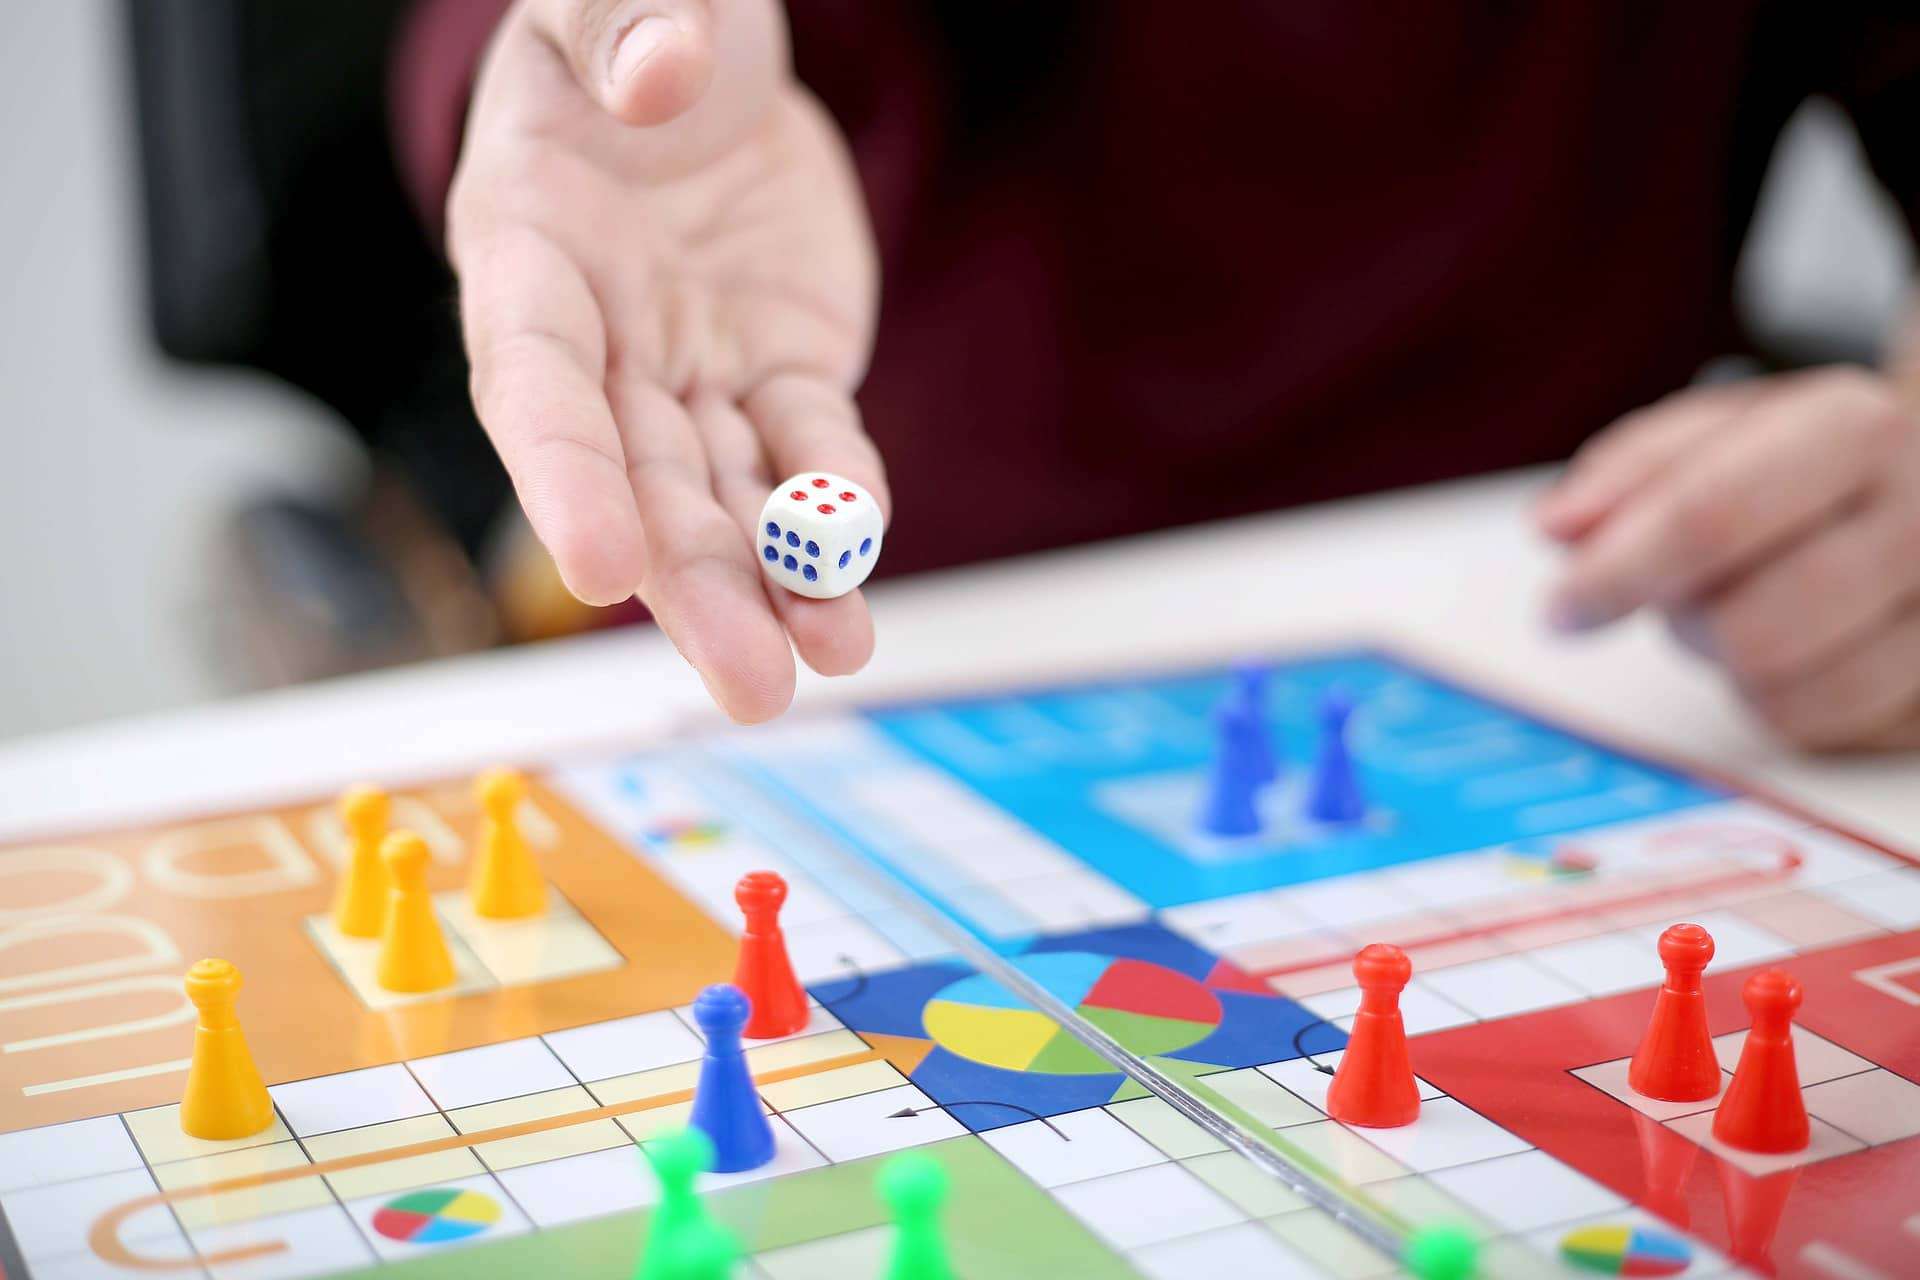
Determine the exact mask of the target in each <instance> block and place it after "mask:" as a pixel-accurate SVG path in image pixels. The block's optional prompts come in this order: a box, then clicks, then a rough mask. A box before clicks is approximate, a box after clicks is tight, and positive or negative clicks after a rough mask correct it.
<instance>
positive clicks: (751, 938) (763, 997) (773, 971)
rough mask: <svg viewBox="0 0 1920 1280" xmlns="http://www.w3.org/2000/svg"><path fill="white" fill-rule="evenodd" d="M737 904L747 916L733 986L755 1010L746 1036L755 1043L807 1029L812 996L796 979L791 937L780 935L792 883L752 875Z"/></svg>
mask: <svg viewBox="0 0 1920 1280" xmlns="http://www.w3.org/2000/svg"><path fill="white" fill-rule="evenodd" d="M733 900H734V901H735V902H737V903H739V904H740V910H741V911H742V912H744V913H745V914H746V917H747V927H746V931H745V932H744V933H742V934H741V935H740V959H739V961H738V963H737V964H736V965H735V966H734V970H733V985H734V986H736V987H738V988H740V990H742V991H744V992H746V995H747V1001H748V1003H749V1005H750V1006H751V1009H750V1012H749V1013H748V1015H747V1024H746V1026H744V1027H742V1028H741V1030H740V1034H742V1035H744V1036H746V1037H748V1038H749V1039H753V1040H766V1039H770V1038H771V1037H773V1036H786V1035H792V1034H793V1033H794V1032H796V1031H798V1030H800V1028H802V1027H804V1026H806V1025H807V993H806V992H805V991H802V990H801V989H800V980H799V979H798V978H796V977H794V976H793V961H792V960H790V959H788V958H787V939H786V935H785V934H783V933H781V932H780V908H781V907H782V906H783V905H785V903H786V901H787V882H786V881H785V880H783V879H781V878H780V876H779V874H778V873H776V872H772V871H749V872H747V874H746V875H744V876H741V877H740V883H739V884H737V885H735V886H734V887H733Z"/></svg>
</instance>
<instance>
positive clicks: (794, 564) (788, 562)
mask: <svg viewBox="0 0 1920 1280" xmlns="http://www.w3.org/2000/svg"><path fill="white" fill-rule="evenodd" d="M780 563H781V564H783V565H785V566H786V567H787V568H789V569H797V568H799V567H800V562H799V561H798V560H795V559H794V558H793V557H792V556H788V557H787V558H786V559H785V560H782V561H781V562H780Z"/></svg>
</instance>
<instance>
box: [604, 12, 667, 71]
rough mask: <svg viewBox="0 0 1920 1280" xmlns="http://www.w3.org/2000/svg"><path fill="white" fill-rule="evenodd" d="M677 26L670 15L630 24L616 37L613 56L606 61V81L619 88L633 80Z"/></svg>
mask: <svg viewBox="0 0 1920 1280" xmlns="http://www.w3.org/2000/svg"><path fill="white" fill-rule="evenodd" d="M676 30H677V28H676V27H675V26H674V25H673V20H672V19H671V18H662V17H658V16H655V17H650V18H642V19H640V21H638V22H636V23H634V24H633V25H632V26H630V27H628V28H627V29H626V30H625V31H623V32H621V33H620V35H619V36H618V37H616V38H615V40H614V43H613V56H612V58H611V59H610V60H609V61H608V64H607V82H608V83H609V84H610V85H612V86H613V87H614V88H616V89H617V88H619V87H620V86H621V85H624V84H625V83H626V82H627V81H629V80H631V79H633V77H634V76H635V75H637V74H638V73H639V71H640V68H641V67H642V66H643V65H644V64H645V63H646V61H647V59H648V58H651V57H652V56H653V55H654V54H655V53H656V52H658V51H659V49H660V46H661V45H663V44H665V43H666V42H667V41H668V40H670V39H672V38H673V35H674V32H675V31H676Z"/></svg>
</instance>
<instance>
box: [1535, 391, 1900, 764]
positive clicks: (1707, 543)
mask: <svg viewBox="0 0 1920 1280" xmlns="http://www.w3.org/2000/svg"><path fill="white" fill-rule="evenodd" d="M1537 516H1538V520H1539V523H1540V526H1541V528H1542V529H1543V530H1544V531H1545V532H1546V533H1547V534H1548V535H1549V536H1551V537H1553V538H1555V539H1556V540H1558V541H1560V542H1562V543H1564V544H1566V545H1567V546H1568V548H1569V552H1570V554H1569V562H1568V564H1567V566H1566V571H1565V576H1564V578H1563V579H1562V580H1561V582H1560V584H1559V586H1558V589H1557V590H1556V591H1555V593H1554V596H1553V599H1552V603H1551V605H1550V617H1551V619H1552V620H1553V621H1554V622H1555V623H1556V624H1557V625H1559V626H1560V627H1562V628H1564V629H1567V630H1585V629H1587V628H1592V627H1598V626H1602V625H1604V624H1606V623H1609V622H1612V621H1614V620H1615V619H1617V618H1622V617H1625V616H1626V615H1627V614H1630V613H1632V612H1633V611H1634V610H1636V609H1639V608H1642V607H1652V608H1655V609H1659V610H1662V611H1664V612H1665V613H1666V615H1667V616H1668V618H1669V620H1670V621H1671V622H1672V624H1673V630H1674V632H1675V634H1676V635H1678V636H1679V637H1680V638H1681V640H1682V641H1683V642H1684V643H1686V644H1687V645H1688V646H1689V647H1690V648H1692V649H1694V650H1696V651H1698V652H1699V653H1701V654H1703V655H1704V656H1706V657H1708V658H1710V659H1711V660H1713V661H1715V662H1717V663H1719V664H1720V665H1721V666H1722V667H1724V668H1725V669H1726V671H1727V672H1728V674H1729V675H1730V676H1731V677H1732V678H1733V680H1734V681H1735V682H1736V684H1737V686H1738V688H1739V689H1740V691H1741V692H1742V693H1743V695H1744V696H1745V697H1746V699H1747V700H1748V702H1749V703H1750V704H1751V705H1752V706H1753V708H1754V709H1755V710H1756V711H1757V712H1758V713H1759V715H1760V716H1761V717H1762V718H1763V719H1764V720H1765V721H1766V722H1767V723H1768V724H1770V725H1772V726H1773V727H1774V728H1775V729H1776V730H1778V731H1779V732H1780V733H1781V734H1783V735H1784V736H1786V737H1787V738H1789V739H1791V740H1793V741H1794V742H1797V743H1799V744H1801V745H1803V746H1808V747H1815V748H1843V747H1889V746H1920V418H1916V416H1915V414H1914V413H1913V412H1912V411H1911V410H1909V409H1907V408H1905V407H1904V406H1903V405H1902V403H1901V401H1900V399H1899V398H1898V396H1897V394H1896V392H1895V389H1894V387H1893V385H1892V384H1891V383H1889V382H1888V381H1886V380H1885V379H1883V378H1881V377H1879V376H1877V375H1874V374H1870V373H1867V372H1864V371H1862V370H1858V369H1848V368H1832V369H1823V370H1818V371H1815V372H1810V373H1802V374H1791V375H1786V376H1782V377H1776V378H1766V379H1760V380H1756V381H1753V382H1748V383H1740V384H1734V385H1730V386H1719V387H1711V388H1704V389H1700V390H1690V391H1682V392H1679V393H1677V394H1675V395H1673V396H1670V397H1668V398H1667V399H1665V400H1662V401H1661V402H1659V403H1658V404H1655V405H1653V406H1651V407H1649V408H1646V409H1643V410H1641V411H1640V412H1638V413H1634V414H1630V415H1629V416H1627V417H1626V418H1623V419H1622V420H1620V421H1619V422H1617V423H1615V424H1613V426H1611V427H1609V428H1608V429H1607V430H1605V431H1603V432H1602V433H1600V434H1599V435H1598V436H1596V437H1594V439H1593V440H1592V441H1591V442H1590V443H1589V444H1588V445H1587V446H1586V447H1585V448H1583V449H1582V450H1581V451H1580V453H1579V454H1578V455H1576V457H1575V458H1574V460H1573V464H1572V466H1571V468H1570V469H1569V470H1568V472H1567V474H1566V476H1565V477H1564V478H1563V479H1562V480H1561V481H1560V482H1559V483H1558V484H1557V485H1556V486H1554V488H1553V489H1551V490H1550V491H1549V492H1548V493H1547V494H1546V495H1545V497H1544V498H1543V499H1542V501H1541V503H1540V506H1539V508H1538V511H1537Z"/></svg>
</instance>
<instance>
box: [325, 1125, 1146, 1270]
mask: <svg viewBox="0 0 1920 1280" xmlns="http://www.w3.org/2000/svg"><path fill="white" fill-rule="evenodd" d="M919 1149H920V1150H921V1151H924V1152H926V1153H927V1154H928V1155H930V1156H932V1157H933V1158H934V1159H936V1160H938V1161H939V1162H940V1163H941V1164H942V1165H943V1166H945V1168H946V1171H947V1177H948V1178H949V1180H950V1182H951V1186H952V1190H951V1192H950V1193H949V1195H948V1197H947V1209H946V1215H945V1222H946V1231H947V1241H948V1244H949V1246H950V1249H951V1252H952V1256H953V1263H954V1267H955V1269H956V1270H957V1271H958V1272H959V1273H960V1274H961V1275H963V1276H992V1277H995V1280H1061V1278H1062V1277H1064V1276H1073V1277H1075V1278H1076V1280H1081V1278H1084V1280H1137V1277H1138V1275H1139V1273H1138V1272H1136V1271H1135V1270H1134V1269H1133V1268H1132V1267H1131V1266H1129V1265H1128V1264H1127V1263H1126V1262H1124V1261H1123V1260H1122V1259H1121V1258H1120V1257H1119V1255H1117V1254H1115V1253H1114V1252H1113V1251H1112V1250H1111V1249H1109V1248H1108V1247H1107V1246H1106V1245H1105V1244H1103V1243H1102V1242H1101V1241H1100V1239H1099V1238H1098V1237H1096V1236H1095V1235H1094V1234H1093V1233H1092V1232H1090V1231H1089V1230H1087V1228H1086V1227H1084V1226H1082V1225H1081V1224H1080V1222H1079V1220H1078V1219H1076V1218H1074V1217H1073V1216H1072V1215H1071V1214H1069V1213H1068V1212H1067V1211H1066V1210H1065V1209H1064V1208H1062V1207H1061V1206H1060V1205H1059V1204H1058V1203H1056V1202H1055V1201H1054V1200H1053V1198H1052V1197H1051V1196H1049V1195H1048V1194H1047V1193H1046V1192H1045V1191H1044V1190H1042V1189H1041V1188H1040V1187H1038V1186H1036V1185H1035V1184H1034V1183H1033V1182H1032V1181H1031V1180H1030V1179H1028V1177H1027V1176H1026V1175H1025V1174H1023V1173H1021V1172H1020V1171H1019V1170H1018V1169H1016V1168H1014V1167H1013V1166H1012V1165H1010V1164H1008V1163H1007V1162H1006V1161H1005V1160H1004V1159H1003V1158H1002V1157H1001V1156H1000V1154H999V1153H998V1152H997V1151H995V1150H994V1149H993V1148H991V1147H989V1146H988V1145H987V1144H986V1143H984V1142H982V1141H981V1140H980V1139H979V1138H977V1137H974V1136H973V1135H972V1134H967V1135H965V1136H963V1137H958V1138H949V1139H947V1140H946V1141H944V1142H936V1143H933V1144H931V1145H929V1146H925V1147H921V1148H919ZM633 1158H634V1159H635V1160H638V1159H640V1158H641V1156H640V1152H639V1149H638V1148H635V1150H634V1153H633ZM885 1160H886V1157H885V1156H873V1157H870V1158H868V1159H865V1160H854V1161H849V1162H848V1163H846V1164H836V1165H828V1166H826V1167H824V1168H819V1169H808V1170H806V1171H804V1172H801V1173H794V1174H788V1175H787V1176H785V1177H781V1178H769V1179H767V1180H766V1181H764V1182H751V1183H747V1184H746V1185H744V1186H737V1187H728V1188H727V1189H726V1190H724V1191H715V1192H712V1193H710V1194H708V1195H707V1196H706V1197H705V1199H706V1203H707V1207H708V1208H709V1209H710V1210H711V1211H712V1213H713V1215H714V1217H715V1218H717V1219H718V1220H719V1221H720V1222H722V1223H724V1224H725V1225H726V1227H727V1228H728V1229H729V1230H730V1231H732V1232H733V1233H734V1234H735V1235H736V1236H737V1237H738V1238H739V1239H740V1241H741V1242H742V1243H743V1244H744V1245H745V1246H746V1247H747V1250H748V1252H750V1253H764V1252H766V1251H768V1250H771V1249H779V1248H783V1247H784V1246H787V1245H792V1244H801V1243H804V1242H806V1241H811V1240H822V1239H825V1238H826V1237H828V1236H835V1235H841V1234H843V1233H845V1232H848V1231H858V1230H860V1229H861V1228H863V1227H872V1226H878V1225H879V1224H881V1223H884V1222H885V1221H886V1220H887V1214H886V1209H885V1208H884V1206H882V1205H881V1203H880V1200H879V1197H878V1196H877V1195H876V1194H875V1192H874V1178H875V1176H876V1174H877V1173H878V1171H879V1167H880V1165H881V1164H882V1163H883V1162H884V1161H885ZM647 1216H648V1211H647V1210H645V1209H636V1210H632V1211H630V1212H627V1213H618V1214H612V1215H609V1216H608V1217H604V1218H594V1219H591V1220H589V1221H586V1222H578V1223H574V1224H572V1225H570V1226H564V1227H556V1228H554V1229H552V1230H550V1231H536V1232H529V1233H528V1234H526V1235H519V1236H510V1237H508V1238H506V1239H504V1240H499V1241H495V1242H492V1243H488V1244H475V1245H470V1246H465V1247H459V1246H456V1247H453V1248H449V1249H447V1250H446V1251H445V1252H442V1253H433V1254H427V1255H424V1256H422V1257H419V1258H414V1259H411V1260H409V1261H406V1262H400V1263H392V1264H389V1265H387V1266H384V1267H369V1268H366V1269H365V1270H362V1271H357V1272H353V1273H351V1274H352V1275H355V1276H374V1275H378V1276H379V1277H381V1280H526V1278H527V1277H549V1278H551V1280H560V1278H561V1277H565V1280H632V1277H633V1274H634V1268H635V1265H636V1263H637V1262H638V1261H639V1257H640V1246H641V1242H642V1241H643V1240H644V1239H645V1238H646V1226H647ZM849 1280H858V1278H857V1277H849Z"/></svg>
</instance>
